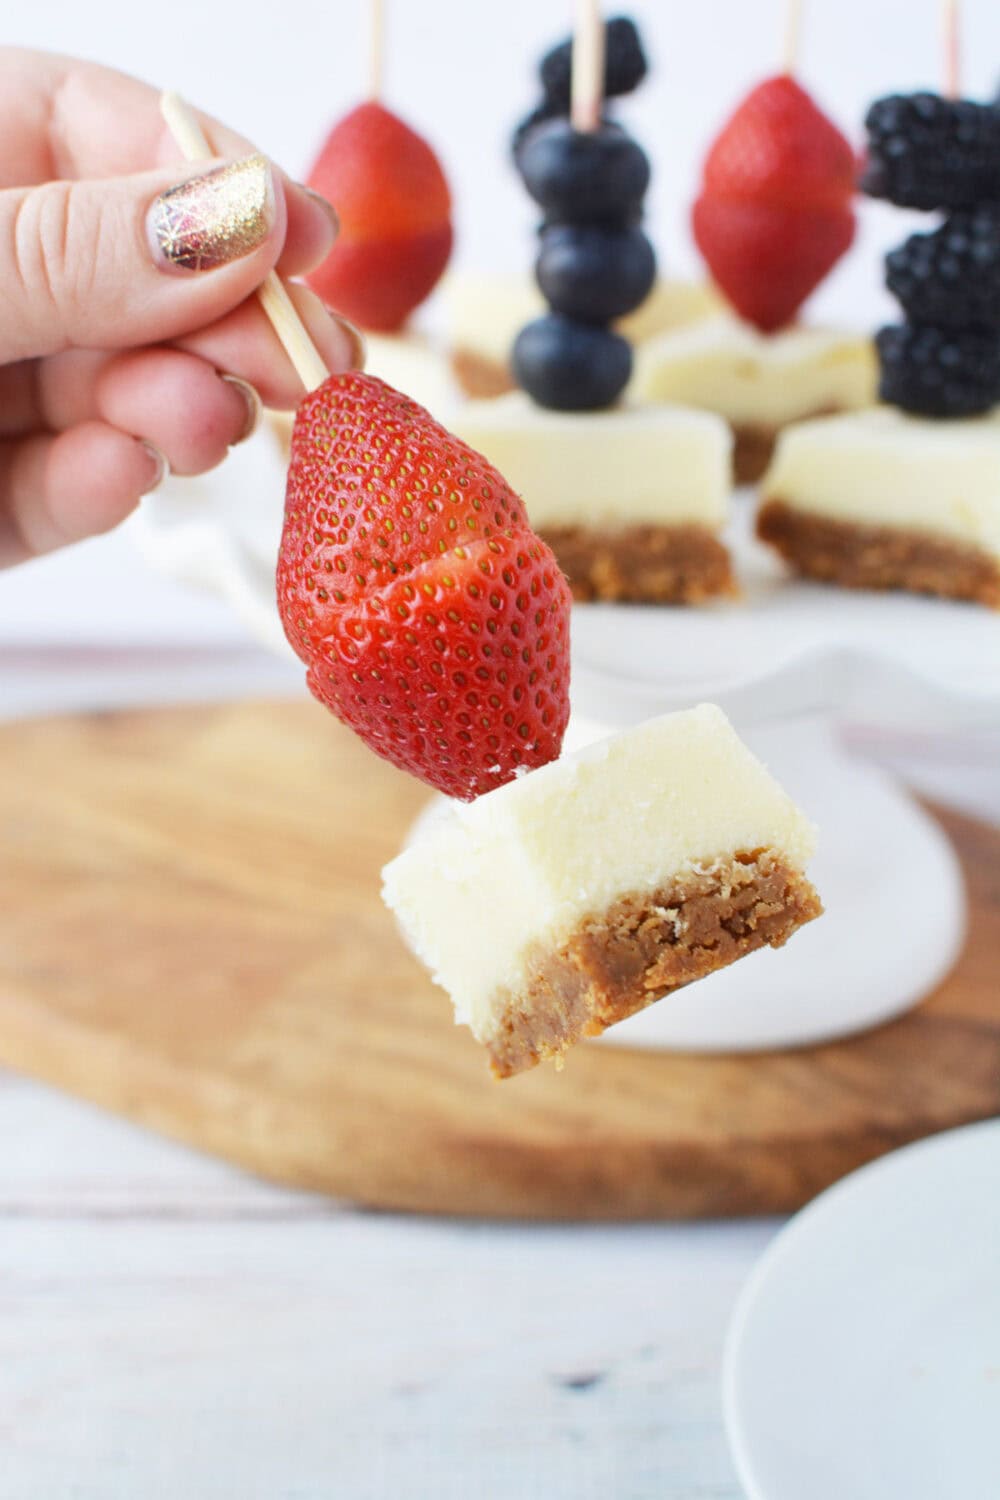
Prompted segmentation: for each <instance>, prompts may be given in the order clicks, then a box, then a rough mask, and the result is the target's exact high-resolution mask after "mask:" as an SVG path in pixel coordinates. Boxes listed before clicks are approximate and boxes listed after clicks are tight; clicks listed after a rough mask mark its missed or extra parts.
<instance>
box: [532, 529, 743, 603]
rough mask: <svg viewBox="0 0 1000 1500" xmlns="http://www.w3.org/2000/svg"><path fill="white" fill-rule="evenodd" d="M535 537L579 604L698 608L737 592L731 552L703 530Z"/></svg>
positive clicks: (557, 532)
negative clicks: (552, 555)
mask: <svg viewBox="0 0 1000 1500" xmlns="http://www.w3.org/2000/svg"><path fill="white" fill-rule="evenodd" d="M539 534H540V535H541V537H542V538H543V540H544V541H546V542H548V544H549V546H550V547H551V548H552V550H553V552H554V553H555V555H556V561H557V562H558V564H559V566H560V568H561V569H562V571H563V572H564V573H565V575H566V577H567V579H568V580H569V586H570V588H571V589H572V591H573V598H574V599H577V600H579V601H581V602H583V603H588V602H591V601H593V600H595V599H600V600H604V601H605V602H617V603H622V604H700V603H702V601H703V600H705V599H714V598H716V597H717V596H718V595H720V594H730V595H733V594H736V593H738V592H739V591H738V589H737V586H736V580H735V578H734V577H733V571H732V566H731V564H730V561H729V553H728V552H727V551H726V548H725V546H724V545H723V543H722V542H720V540H719V538H718V537H717V536H716V535H715V533H714V532H713V531H710V530H709V529H708V527H707V526H696V525H692V524H685V525H680V526H623V527H620V528H612V527H608V528H598V527H589V526H547V527H542V528H540V533H539Z"/></svg>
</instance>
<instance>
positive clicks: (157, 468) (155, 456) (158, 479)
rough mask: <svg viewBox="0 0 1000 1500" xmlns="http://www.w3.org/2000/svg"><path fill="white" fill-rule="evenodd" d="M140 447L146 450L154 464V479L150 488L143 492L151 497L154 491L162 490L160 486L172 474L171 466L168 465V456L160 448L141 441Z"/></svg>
mask: <svg viewBox="0 0 1000 1500" xmlns="http://www.w3.org/2000/svg"><path fill="white" fill-rule="evenodd" d="M140 447H142V448H145V450H146V452H147V453H148V454H149V456H150V458H151V459H152V460H153V464H154V477H153V479H152V481H151V483H150V484H149V486H148V487H147V488H146V489H144V490H143V494H144V495H151V494H152V493H153V491H154V490H158V489H159V488H160V485H161V484H162V483H163V481H164V480H165V479H166V477H167V475H168V474H169V473H170V465H169V464H168V463H167V460H166V455H165V454H163V453H161V452H160V450H159V448H156V447H154V446H153V444H152V443H146V442H143V441H142V440H141V439H140Z"/></svg>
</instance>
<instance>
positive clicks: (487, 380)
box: [451, 349, 514, 401]
mask: <svg viewBox="0 0 1000 1500" xmlns="http://www.w3.org/2000/svg"><path fill="white" fill-rule="evenodd" d="M451 369H452V373H453V375H454V376H455V379H456V380H457V381H458V383H459V385H460V386H461V388H462V390H463V391H464V392H465V394H466V395H467V396H473V397H476V398H478V399H480V400H484V401H485V400H488V399H489V397H490V396H503V395H506V393H507V392H508V391H512V390H513V389H514V377H513V375H512V374H511V372H510V369H509V367H508V366H507V365H506V364H501V363H500V361H499V360H496V359H488V358H487V357H486V355H485V354H477V353H476V351H475V350H474V349H453V350H452V351H451Z"/></svg>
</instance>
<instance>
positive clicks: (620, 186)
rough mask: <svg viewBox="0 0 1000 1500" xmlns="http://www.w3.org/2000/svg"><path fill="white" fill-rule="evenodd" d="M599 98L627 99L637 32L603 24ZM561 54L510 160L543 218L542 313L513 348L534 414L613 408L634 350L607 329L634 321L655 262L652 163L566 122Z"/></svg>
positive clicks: (621, 137)
mask: <svg viewBox="0 0 1000 1500" xmlns="http://www.w3.org/2000/svg"><path fill="white" fill-rule="evenodd" d="M605 35H606V49H607V50H606V53H605V68H604V75H603V76H604V87H605V97H607V96H608V95H609V94H611V95H613V94H622V93H625V92H628V91H630V90H631V89H633V88H635V87H636V85H637V84H638V83H639V82H640V81H641V79H642V78H643V77H644V76H645V72H646V62H645V58H644V56H643V52H642V47H641V44H640V42H639V38H638V34H637V32H636V29H635V27H634V25H633V23H632V22H631V21H629V20H627V19H625V18H624V17H620V18H618V19H617V20H614V21H611V22H609V23H608V25H607V27H606V30H605ZM570 65H571V50H570V46H569V44H563V45H562V46H560V47H556V48H554V49H553V51H552V52H550V53H548V54H547V56H546V57H545V58H544V59H543V60H542V64H541V68H540V73H541V78H542V84H543V88H544V90H545V99H544V100H543V103H542V104H541V105H540V106H539V108H538V109H537V110H536V111H535V112H534V114H532V115H531V116H529V117H528V119H527V120H526V121H525V122H524V123H523V124H522V125H521V126H520V127H519V128H518V131H517V133H516V135H515V144H514V160H515V163H516V165H517V169H518V171H519V172H520V174H521V177H522V179H523V181H524V184H525V187H526V188H527V190H528V192H529V193H530V194H531V196H532V198H533V199H534V200H535V202H536V203H537V204H538V205H539V207H540V208H541V209H542V212H543V214H544V219H543V222H542V225H541V230H540V245H539V252H538V258H537V260H536V262H535V276H536V279H537V281H538V285H539V287H540V288H541V291H542V294H543V295H544V297H545V300H546V301H547V303H548V304H549V308H550V311H549V312H548V313H547V314H546V315H545V316H544V317H541V318H538V319H536V320H535V321H534V322H532V323H529V324H528V325H527V327H525V328H523V329H522V330H521V332H520V334H519V335H518V338H517V340H516V343H515V345H514V353H513V366H514V374H515V376H516V379H517V382H518V384H519V385H520V386H521V387H522V388H523V389H524V390H525V391H527V392H528V394H529V395H530V396H531V397H532V398H533V399H534V400H535V401H537V402H538V403H539V405H541V406H547V407H551V408H553V409H556V410H561V411H592V410H596V409H599V408H601V407H605V406H610V405H611V404H612V402H614V401H615V400H616V399H617V397H618V396H619V395H620V394H621V392H622V391H623V390H624V388H625V386H626V384H627V383H628V379H629V376H630V375H631V373H632V349H631V346H630V345H629V343H628V341H627V340H626V339H624V338H623V337H622V336H621V334H619V333H616V332H615V331H614V330H613V329H612V328H611V326H610V325H611V324H612V323H613V322H614V321H615V320H616V319H618V318H621V317H623V316H624V315H625V314H626V313H629V312H632V311H633V310H634V309H635V308H637V307H638V306H639V305H640V303H642V302H643V301H645V299H646V297H647V296H648V295H649V292H650V290H651V288H652V286H653V283H654V281H655V279H656V256H655V254H654V251H653V247H652V245H651V244H650V242H649V240H648V239H647V237H646V235H645V234H644V233H643V232H642V229H641V228H640V227H639V221H640V219H641V217H642V207H643V199H644V197H645V193H646V189H647V187H648V186H649V177H650V167H649V159H648V157H647V156H646V153H645V152H644V151H643V150H642V148H641V146H639V145H638V144H637V142H636V141H634V140H633V139H632V138H631V137H630V136H629V135H628V134H627V133H626V132H625V130H623V129H622V127H621V126H620V125H619V124H617V123H616V122H615V121H613V120H610V119H608V118H607V116H606V115H603V114H602V116H601V117H600V118H599V119H597V120H596V121H595V122H594V128H593V129H588V130H580V129H578V128H577V127H576V126H575V125H574V123H573V121H572V119H571V118H570V117H569V109H570Z"/></svg>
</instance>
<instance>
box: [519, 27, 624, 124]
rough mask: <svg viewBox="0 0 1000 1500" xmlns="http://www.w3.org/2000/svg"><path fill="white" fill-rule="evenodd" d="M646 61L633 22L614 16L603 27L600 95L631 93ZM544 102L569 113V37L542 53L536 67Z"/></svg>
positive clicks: (616, 95)
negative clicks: (602, 82)
mask: <svg viewBox="0 0 1000 1500" xmlns="http://www.w3.org/2000/svg"><path fill="white" fill-rule="evenodd" d="M648 68H649V64H648V63H647V61H646V54H645V52H644V51H643V50H642V41H641V39H640V36H639V32H638V29H637V28H636V24H635V22H634V21H631V20H629V18H628V16H615V18H614V19H613V20H611V21H609V22H608V23H607V25H606V27H605V29H604V96H605V98H606V99H614V98H617V97H618V96H619V95H621V94H631V92H632V90H633V89H636V88H638V87H639V84H640V83H641V82H642V80H643V79H644V78H645V76H646V73H647V71H648ZM538 71H539V74H540V75H541V79H542V88H543V90H544V91H545V101H546V103H547V104H551V105H553V106H555V111H556V112H557V113H559V114H564V115H567V114H569V102H570V86H571V79H572V74H573V42H572V38H567V40H566V41H564V42H560V43H559V45H558V47H553V48H552V51H551V52H546V54H545V56H544V57H543V58H542V60H541V62H540V63H539V66H538Z"/></svg>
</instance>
